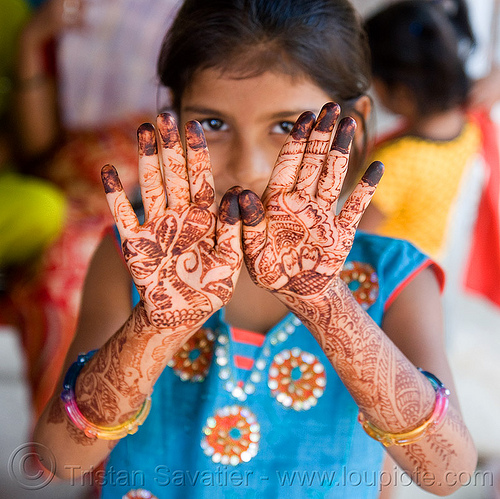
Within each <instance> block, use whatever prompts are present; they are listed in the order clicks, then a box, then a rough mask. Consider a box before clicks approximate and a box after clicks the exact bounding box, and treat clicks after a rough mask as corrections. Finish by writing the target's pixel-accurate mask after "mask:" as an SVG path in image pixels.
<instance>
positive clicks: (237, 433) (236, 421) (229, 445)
mask: <svg viewBox="0 0 500 499" xmlns="http://www.w3.org/2000/svg"><path fill="white" fill-rule="evenodd" d="M214 421H215V426H214V427H212V424H213V422H214ZM256 421H257V419H256V417H255V416H254V414H253V413H252V412H251V411H250V410H249V409H248V408H245V407H241V406H238V405H233V406H225V407H222V408H221V409H219V410H218V411H217V412H216V414H215V415H214V416H213V417H210V418H208V419H207V423H206V425H205V427H204V428H203V435H204V437H203V439H202V441H201V447H202V449H203V452H204V453H205V455H207V456H209V457H211V459H212V461H213V462H214V463H222V464H224V465H231V466H236V465H238V464H239V463H240V462H248V461H250V459H252V458H253V457H255V456H256V455H257V452H258V450H259V441H260V425H259V424H258V423H257V422H256ZM207 430H209V431H210V433H207Z"/></svg>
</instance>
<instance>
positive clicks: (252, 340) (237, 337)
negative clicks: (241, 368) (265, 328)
mask: <svg viewBox="0 0 500 499" xmlns="http://www.w3.org/2000/svg"><path fill="white" fill-rule="evenodd" d="M231 336H232V338H233V340H234V341H237V342H238V343H246V344H247V345H253V346H256V347H261V346H262V345H263V344H264V340H265V339H266V336H265V335H264V334H260V333H255V332H253V331H247V330H246V329H239V328H237V327H231ZM252 362H253V361H252Z"/></svg>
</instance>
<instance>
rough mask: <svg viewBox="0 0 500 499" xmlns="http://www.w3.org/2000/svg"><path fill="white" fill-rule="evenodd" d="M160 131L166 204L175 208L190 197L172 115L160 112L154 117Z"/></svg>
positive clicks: (183, 203)
mask: <svg viewBox="0 0 500 499" xmlns="http://www.w3.org/2000/svg"><path fill="white" fill-rule="evenodd" d="M156 125H157V127H158V131H159V132H160V142H161V158H162V163H163V181H164V182H165V192H166V197H167V202H168V206H169V207H171V208H175V207H176V206H179V205H181V206H182V205H187V204H188V203H189V201H190V199H191V195H190V193H189V179H188V173H187V168H186V158H185V156H184V150H183V148H182V142H181V138H180V136H179V131H178V130H177V124H176V123H175V120H174V118H173V116H172V115H170V114H168V113H162V114H160V115H158V116H157V118H156Z"/></svg>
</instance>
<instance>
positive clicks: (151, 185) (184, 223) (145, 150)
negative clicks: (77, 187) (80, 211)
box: [101, 114, 243, 333]
mask: <svg viewBox="0 0 500 499" xmlns="http://www.w3.org/2000/svg"><path fill="white" fill-rule="evenodd" d="M157 128H158V131H159V136H160V139H161V140H160V145H161V153H160V157H161V160H162V161H161V163H162V165H163V167H161V166H160V158H159V155H158V146H157V140H156V133H155V129H154V127H153V125H152V124H149V123H146V124H143V125H141V126H140V127H139V129H138V132H137V135H138V143H139V178H140V186H141V195H142V200H143V204H144V210H145V221H144V223H143V224H142V225H140V224H139V221H138V220H137V217H136V215H135V213H134V210H133V209H132V206H131V204H130V202H129V200H128V199H127V196H126V194H125V192H124V191H123V188H122V185H121V183H120V179H119V177H118V174H117V172H116V170H115V168H114V167H113V166H110V165H107V166H105V167H104V168H103V169H102V172H101V176H102V181H103V184H104V189H105V192H106V197H107V201H108V204H109V207H110V209H111V212H112V214H113V217H114V219H115V223H116V225H117V227H118V230H119V232H120V236H121V239H122V247H123V254H124V256H125V261H126V262H127V265H128V268H129V270H130V273H131V275H132V277H133V279H134V282H135V285H136V286H137V289H138V290H139V294H140V296H141V301H142V303H143V305H144V309H145V311H146V316H147V318H148V320H149V321H150V323H151V324H152V325H153V326H155V327H157V328H159V329H164V330H172V331H176V332H178V333H183V332H194V331H195V330H196V329H197V328H198V327H200V326H201V325H202V324H203V322H204V321H205V320H206V319H207V318H208V317H209V316H210V315H211V314H213V313H214V312H215V311H217V310H218V309H219V308H221V307H222V306H224V305H225V304H226V303H227V302H228V301H229V299H230V298H231V296H232V293H233V289H234V285H235V283H236V280H237V278H238V275H239V271H240V268H241V263H242V261H243V257H242V251H241V242H240V241H241V236H240V231H241V222H240V217H239V209H238V194H239V192H240V191H241V189H239V188H233V189H231V190H229V191H228V192H227V193H226V195H225V196H224V197H223V199H222V201H221V206H220V210H219V216H218V217H217V208H216V205H215V189H214V184H213V178H212V170H211V165H210V159H209V155H208V149H207V145H206V142H205V137H204V134H203V130H202V127H201V125H200V124H199V123H198V122H196V121H191V122H188V123H187V124H186V128H185V134H186V153H184V150H183V148H182V144H181V141H180V137H179V133H178V131H177V126H176V124H175V121H174V119H173V118H172V116H170V115H168V114H161V115H159V116H158V118H157Z"/></svg>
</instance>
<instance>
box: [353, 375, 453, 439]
mask: <svg viewBox="0 0 500 499" xmlns="http://www.w3.org/2000/svg"><path fill="white" fill-rule="evenodd" d="M419 371H420V372H421V373H422V374H423V375H424V376H425V377H426V378H427V379H428V380H429V381H430V382H431V384H432V387H433V388H434V390H435V391H436V403H435V404H434V410H433V411H432V414H431V416H430V418H429V419H428V420H427V421H424V423H422V424H421V425H420V426H418V427H417V428H415V429H413V430H410V431H406V432H403V433H390V432H387V431H383V430H381V429H379V428H377V427H376V426H375V425H374V424H373V423H370V421H368V420H367V419H366V418H365V417H364V416H363V414H362V413H361V412H360V413H359V415H358V421H359V422H360V423H361V425H362V426H363V429H364V430H365V431H366V433H367V434H368V435H369V436H370V437H372V438H373V439H375V440H377V441H378V442H380V443H382V445H383V446H384V447H389V446H390V445H410V444H413V443H414V442H417V441H418V440H420V439H422V438H423V437H424V436H426V435H429V434H431V433H432V432H434V431H435V430H436V429H437V428H438V427H439V425H440V424H441V423H442V422H443V421H444V418H445V416H446V412H447V411H448V405H449V400H448V398H449V396H450V391H449V390H448V389H447V388H446V387H445V386H444V385H443V383H441V381H439V379H438V378H436V376H434V375H433V374H431V373H429V372H427V371H423V370H422V369H420V368H419Z"/></svg>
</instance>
